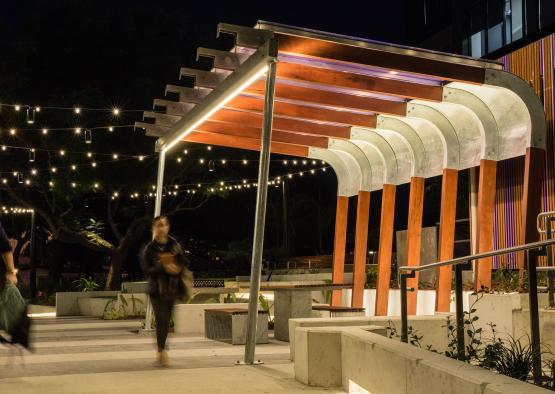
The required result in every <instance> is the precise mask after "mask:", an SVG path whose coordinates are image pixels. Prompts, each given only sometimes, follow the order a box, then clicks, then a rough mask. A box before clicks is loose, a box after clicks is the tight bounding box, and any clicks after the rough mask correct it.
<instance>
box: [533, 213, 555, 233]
mask: <svg viewBox="0 0 555 394" xmlns="http://www.w3.org/2000/svg"><path fill="white" fill-rule="evenodd" d="M553 217H555V211H548V212H541V213H540V214H538V217H537V218H536V227H537V228H538V233H540V234H545V233H547V226H546V228H542V225H541V223H542V220H545V219H547V218H553ZM551 221H553V220H551ZM551 221H548V223H547V224H548V225H549V226H550V227H551Z"/></svg>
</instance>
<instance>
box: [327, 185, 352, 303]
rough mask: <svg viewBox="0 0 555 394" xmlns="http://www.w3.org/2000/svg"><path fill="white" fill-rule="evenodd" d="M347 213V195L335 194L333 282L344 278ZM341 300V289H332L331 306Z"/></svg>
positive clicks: (338, 281) (341, 281)
mask: <svg viewBox="0 0 555 394" xmlns="http://www.w3.org/2000/svg"><path fill="white" fill-rule="evenodd" d="M348 214H349V197H345V196H337V207H336V210H335V236H334V241H333V271H332V282H333V283H343V280H344V279H343V277H344V272H345V246H346V242H347V217H348ZM341 302H342V297H341V290H334V291H333V292H332V296H331V304H332V305H333V306H341Z"/></svg>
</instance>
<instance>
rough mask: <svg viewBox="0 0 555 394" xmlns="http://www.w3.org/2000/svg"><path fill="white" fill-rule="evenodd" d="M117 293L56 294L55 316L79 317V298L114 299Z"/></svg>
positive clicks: (75, 292) (66, 292) (77, 292)
mask: <svg viewBox="0 0 555 394" xmlns="http://www.w3.org/2000/svg"><path fill="white" fill-rule="evenodd" d="M118 293H119V292H118V291H88V292H81V291H65V292H59V293H56V316H79V314H80V312H79V304H78V301H77V300H78V299H80V298H93V297H107V298H110V297H116V296H117V295H118Z"/></svg>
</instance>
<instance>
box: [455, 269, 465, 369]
mask: <svg viewBox="0 0 555 394" xmlns="http://www.w3.org/2000/svg"><path fill="white" fill-rule="evenodd" d="M462 270H463V265H462V264H456V265H455V306H456V318H457V358H458V359H459V360H463V361H464V360H465V358H466V355H465V345H464V310H463V283H462Z"/></svg>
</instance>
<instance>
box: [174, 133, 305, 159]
mask: <svg viewBox="0 0 555 394" xmlns="http://www.w3.org/2000/svg"><path fill="white" fill-rule="evenodd" d="M184 141H188V142H195V143H199V144H206V145H215V146H223V147H227V148H237V149H247V150H253V151H260V139H256V138H247V137H237V136H230V135H225V134H217V133H203V132H197V131H193V132H192V133H191V134H189V135H188V136H187V137H185V139H184ZM270 151H271V152H272V153H277V154H281V155H288V156H297V157H307V156H308V148H307V147H306V146H300V145H293V144H284V143H281V142H276V141H273V142H272V143H271V146H270Z"/></svg>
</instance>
